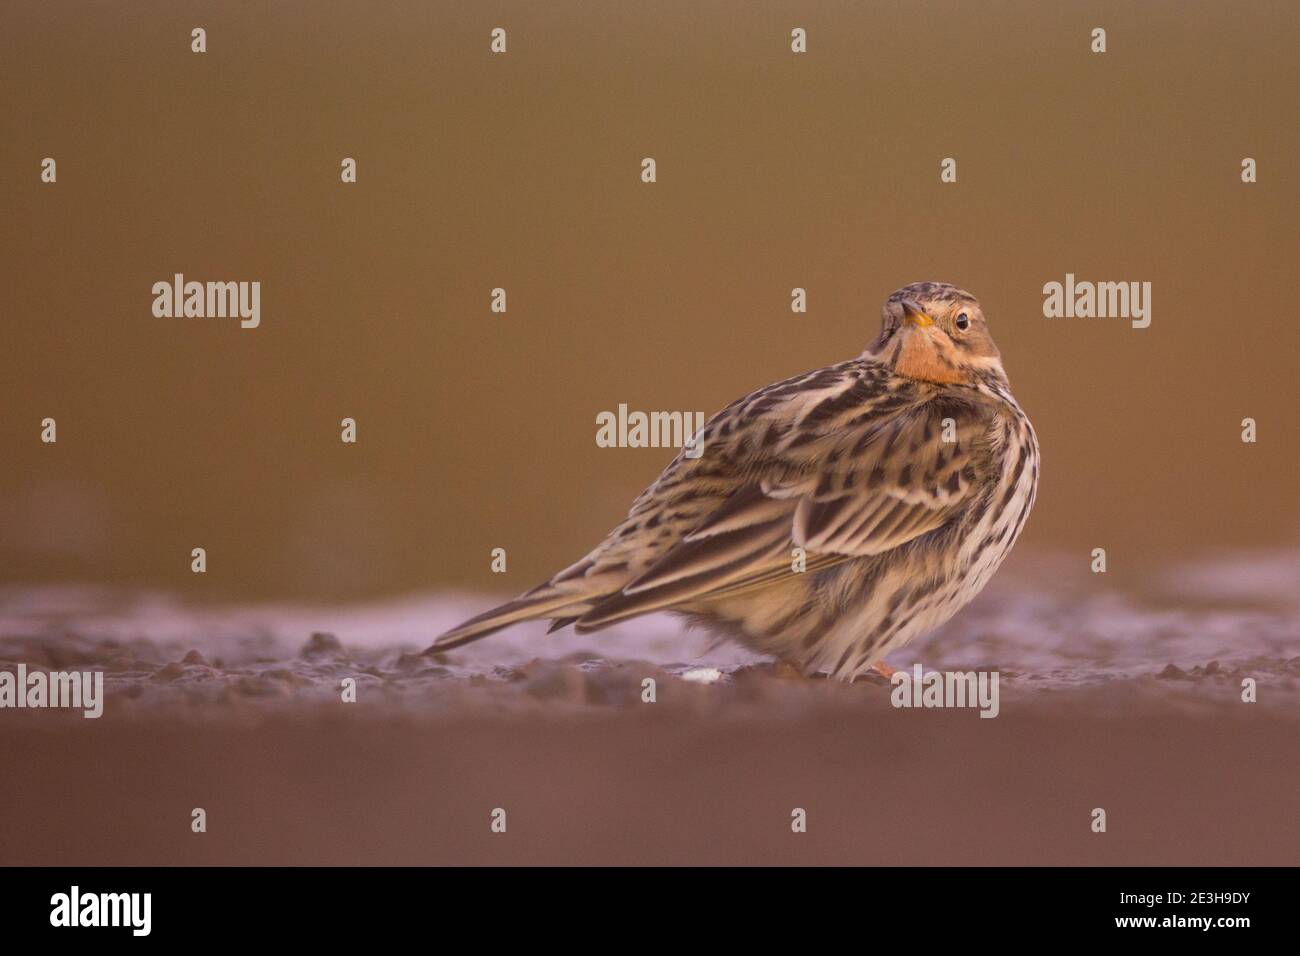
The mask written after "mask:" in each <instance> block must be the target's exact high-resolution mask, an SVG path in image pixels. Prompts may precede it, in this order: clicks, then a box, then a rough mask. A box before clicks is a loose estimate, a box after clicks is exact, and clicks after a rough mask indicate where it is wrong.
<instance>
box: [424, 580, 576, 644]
mask: <svg viewBox="0 0 1300 956" xmlns="http://www.w3.org/2000/svg"><path fill="white" fill-rule="evenodd" d="M588 606H589V604H588V603H587V599H586V597H585V596H584V595H581V594H575V593H574V592H573V591H571V590H562V589H560V588H556V587H555V586H553V585H551V584H549V583H547V584H543V585H542V586H541V587H539V588H535V589H534V590H532V591H529V592H528V593H527V594H521V595H520V596H519V597H517V598H515V599H514V600H513V601H507V602H506V603H505V604H502V605H501V606H500V607H494V608H492V610H490V611H484V612H483V613H482V614H479V615H478V616H477V617H471V618H470V619H469V620H468V621H466V622H464V623H463V624H460V625H458V626H457V627H453V628H452V629H451V630H450V631H447V632H446V633H445V634H443V635H441V636H440V637H439V638H438V639H437V640H435V641H434V642H433V644H432V645H430V647H429V648H428V650H426V651H425V652H424V653H426V654H433V653H436V652H438V651H446V650H450V649H451V648H453V647H460V646H461V645H462V644H468V643H469V642H470V641H477V640H478V639H479V638H480V637H487V636H488V635H489V634H495V633H496V632H497V631H499V630H501V629H502V628H506V627H509V626H510V625H511V624H517V623H519V622H520V621H530V620H533V619H535V618H541V617H557V618H560V619H561V620H563V619H565V618H568V617H571V616H572V614H565V613H562V612H563V611H564V609H565V608H576V613H577V614H578V615H581V614H582V613H583V611H584V610H585V608H586V607H588ZM561 626H562V625H561ZM557 629H558V628H557V627H555V626H552V628H551V630H557Z"/></svg>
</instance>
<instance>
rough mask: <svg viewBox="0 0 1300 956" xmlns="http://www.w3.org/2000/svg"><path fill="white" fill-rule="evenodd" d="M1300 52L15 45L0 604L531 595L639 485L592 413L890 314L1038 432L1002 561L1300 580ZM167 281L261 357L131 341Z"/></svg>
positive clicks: (937, 38)
mask: <svg viewBox="0 0 1300 956" xmlns="http://www.w3.org/2000/svg"><path fill="white" fill-rule="evenodd" d="M196 26H202V27H204V28H205V29H206V30H207V33H208V52H207V53H206V54H202V55H197V54H193V53H191V52H190V30H191V29H192V28H193V27H196ZM496 26H502V27H505V28H506V29H507V30H508V31H509V52H508V53H507V54H505V55H504V56H494V55H492V54H491V53H490V52H489V46H488V44H489V32H490V30H491V29H492V28H493V27H496ZM795 26H802V27H804V28H805V29H806V30H807V31H808V37H809V40H808V43H809V52H808V53H807V54H806V55H799V56H796V55H794V54H792V53H791V52H790V48H789V42H790V41H789V35H790V30H791V29H792V28H793V27H795ZM1095 26H1102V27H1105V28H1106V30H1107V33H1108V46H1109V52H1107V53H1105V54H1104V55H1095V54H1093V53H1091V52H1090V51H1089V32H1090V30H1091V29H1092V28H1093V27H1095ZM1297 26H1300V7H1297V6H1296V5H1295V4H1294V3H1282V2H1279V3H1249V4H1246V3H1237V4H1230V3H1204V2H1193V3H1174V2H1172V0H1166V2H1160V3H1144V4H1141V5H1135V4H1129V3H1118V2H1116V3H1076V4H1066V5H1050V6H1049V5H1045V4H1040V3H1036V2H1018V3H999V4H996V5H993V4H973V3H958V2H945V3H927V4H920V3H915V2H902V0H899V2H885V3H872V4H870V5H867V4H861V3H849V2H845V3H831V2H825V0H818V2H802V3H797V2H791V3H779V4H778V3H768V2H743V3H741V2H726V3H705V4H697V3H693V2H674V3H652V4H646V5H634V4H631V3H619V4H598V3H582V4H580V3H572V2H557V3H548V4H545V5H542V4H534V3H521V2H494V3H484V4H461V3H426V2H403V3H382V4H379V3H360V2H356V3H303V2H278V3H276V4H274V5H269V4H262V3H223V4H219V5H209V4H197V3H176V2H167V3H163V2H159V0H150V2H137V3H132V4H129V5H111V4H94V5H92V4H85V3H75V4H74V3H42V2H33V0H8V2H6V3H5V4H4V6H3V9H0V87H2V88H3V91H4V95H3V97H2V98H0V124H2V126H0V210H2V211H3V218H4V227H3V231H2V233H0V235H2V239H0V241H2V242H3V249H2V250H0V251H2V253H3V256H2V259H0V262H2V263H3V265H2V267H0V268H3V279H2V284H0V303H2V304H0V311H2V319H0V323H2V324H0V328H2V329H3V339H2V341H0V390H2V391H0V402H2V405H0V407H2V409H3V412H2V414H0V450H2V453H3V459H4V468H3V469H2V470H0V583H18V582H39V581H104V582H111V583H122V584H129V585H144V586H157V587H166V588H173V589H176V590H178V591H181V592H182V593H185V594H189V595H191V596H194V597H199V598H261V597H275V596H297V597H306V598H312V599H322V600H326V599H336V598H351V597H357V596H362V595H370V594H386V593H394V592H399V591H405V590H410V589H418V588H425V587H430V586H439V585H448V586H459V587H469V588H476V589H478V588H482V589H486V588H504V589H506V590H521V589H522V588H524V587H526V586H529V585H531V584H533V583H535V581H536V579H539V578H541V577H542V576H543V575H545V574H547V573H549V572H550V571H552V570H554V569H556V568H558V567H560V566H562V565H563V564H565V563H567V562H569V561H570V560H572V559H574V558H576V557H577V556H578V555H579V554H581V553H582V552H583V551H584V550H585V549H586V548H587V547H588V546H589V545H590V544H591V543H593V542H594V541H595V540H596V538H597V537H598V536H599V535H600V534H602V533H603V532H604V531H605V530H606V529H607V528H608V527H609V526H610V525H611V524H612V523H613V522H614V521H615V520H617V519H618V518H619V517H620V516H621V515H622V514H623V513H624V511H625V510H626V507H627V505H628V503H629V502H630V500H631V499H632V497H633V496H634V495H635V494H636V493H637V492H638V491H640V489H641V488H642V487H643V486H644V485H645V484H646V483H648V482H649V481H650V480H651V479H652V478H653V477H654V475H655V474H656V473H657V472H658V470H659V469H660V468H661V467H662V466H663V465H664V464H666V463H667V461H668V460H669V459H670V458H671V455H672V453H671V451H669V450H666V449H658V450H655V449H650V450H627V449H601V448H597V447H596V444H595V440H594V436H595V432H596V426H595V416H596V413H597V412H599V411H602V410H606V409H609V410H613V409H616V408H617V406H618V404H619V403H620V402H626V403H627V404H628V405H629V406H630V407H632V408H634V409H643V410H681V411H686V410H692V411H694V410H699V411H704V412H706V413H712V412H713V411H715V410H716V409H718V408H720V407H721V406H722V405H724V404H726V403H727V402H728V401H730V400H731V399H733V398H736V397H738V396H739V395H741V394H743V393H745V392H747V391H749V390H750V389H752V388H754V387H757V386H760V385H763V384H766V383H768V382H770V381H774V380H776V379H779V378H783V377H786V376H788V375H791V374H794V373H797V372H801V371H804V370H807V369H810V368H814V367H817V366H820V365H824V364H828V363H830V362H833V361H837V360H840V359H844V358H848V357H851V356H853V355H855V354H857V353H858V352H859V351H860V350H861V348H862V346H863V345H864V344H865V343H866V342H867V341H868V340H869V339H871V338H872V337H873V336H874V334H875V331H876V328H877V325H878V321H879V320H878V315H879V306H880V302H881V300H882V299H883V298H884V296H885V295H887V294H888V293H889V292H890V291H891V290H893V289H894V288H896V287H898V286H900V285H903V284H904V283H907V282H910V281H913V280H918V279H939V280H945V281H950V282H954V283H957V284H959V285H962V286H964V287H966V288H969V289H970V290H972V291H973V292H975V293H976V294H977V295H979V296H980V297H981V299H982V300H983V303H984V305H985V309H986V311H987V312H988V314H989V315H990V317H991V320H992V322H993V323H994V330H995V334H996V336H997V340H998V342H999V344H1000V345H1001V347H1002V350H1003V353H1004V357H1005V360H1006V364H1007V368H1008V371H1009V373H1010V375H1011V378H1012V382H1013V384H1014V386H1015V390H1016V394H1017V396H1018V397H1019V399H1020V401H1021V403H1022V404H1023V405H1024V407H1025V408H1026V409H1027V410H1028V412H1029V413H1030V415H1031V416H1032V418H1033V420H1034V422H1035V424H1036V426H1037V428H1038V431H1039V435H1040V439H1041V441H1042V446H1043V456H1044V471H1043V483H1042V487H1041V491H1040V498H1039V505H1038V510H1037V512H1036V513H1035V515H1034V518H1033V519H1032V520H1031V521H1030V522H1029V525H1028V528H1027V531H1026V534H1025V538H1024V543H1023V544H1022V547H1021V550H1020V551H1019V552H1018V554H1017V555H1016V556H1015V558H1014V560H1020V561H1027V560H1031V557H1027V555H1028V556H1031V555H1032V554H1033V553H1034V550H1035V549H1036V548H1037V549H1064V550H1068V551H1074V552H1078V553H1079V554H1080V555H1081V570H1083V569H1085V568H1086V564H1085V563H1084V562H1085V561H1086V554H1087V551H1088V550H1089V549H1091V548H1093V547H1097V546H1105V547H1107V548H1108V551H1109V556H1110V564H1111V570H1112V572H1120V573H1123V572H1125V571H1128V570H1134V569H1137V568H1140V567H1143V566H1149V565H1150V564H1152V563H1153V562H1159V561H1160V560H1161V559H1162V558H1164V557H1167V556H1171V555H1174V554H1178V553H1184V552H1187V551H1190V550H1195V549H1200V548H1208V547H1215V546H1230V545H1238V544H1276V543H1286V542H1290V541H1294V540H1295V535H1296V529H1297V525H1298V523H1300V522H1298V520H1297V519H1298V518H1300V496H1297V495H1296V494H1295V488H1296V469H1295V461H1296V456H1295V444H1294V443H1295V439H1296V428H1295V424H1294V416H1295V412H1296V407H1297V399H1298V398H1300V385H1298V384H1297V381H1296V374H1295V363H1296V355H1297V346H1300V320H1297V318H1296V316H1295V315H1294V311H1295V292H1294V288H1295V282H1296V272H1297V270H1296V265H1295V254H1296V246H1295V211H1296V184H1295V161H1296V156H1297V146H1298V145H1300V144H1298V142H1297V140H1298V137H1297V127H1296V123H1295V116H1296V115H1297V106H1300V96H1298V95H1297V91H1298V90H1300V69H1298V68H1297V62H1298V61H1297V58H1296V56H1295V51H1294V38H1295V36H1296V28H1297ZM46 156H50V157H54V158H55V159H56V160H57V161H58V182H57V184H55V185H46V184H42V183H41V182H40V177H39V174H40V162H41V160H42V159H43V158H44V157H46ZM345 156H351V157H355V158H356V159H357V161H358V172H359V182H358V183H357V184H355V185H344V184H342V183H341V182H340V181H339V163H340V161H341V159H342V158H343V157H345ZM645 156H652V157H654V158H655V159H656V160H657V162H658V176H659V181H658V182H657V183H655V184H653V185H644V184H642V183H641V182H640V180H639V172H640V161H641V159H642V157H645ZM946 156H952V157H955V158H956V159H957V162H958V176H959V178H958V182H957V183H956V184H955V185H945V184H942V183H940V181H939V163H940V160H941V159H942V158H943V157H946ZM1246 156H1250V157H1254V158H1255V159H1256V160H1257V161H1258V163H1259V182H1258V183H1257V184H1254V185H1244V184H1243V183H1242V182H1241V181H1240V163H1241V160H1242V158H1243V157H1246ZM175 272H183V273H184V274H185V276H186V277H187V279H195V280H199V281H206V280H246V281H252V280H260V281H261V282H262V325H261V327H260V328H258V329H253V330H244V329H240V328H239V327H238V323H237V321H234V320H204V319H158V318H154V317H153V316H152V314H151V311H150V308H151V303H152V300H153V295H152V293H151V286H152V284H153V283H154V282H155V281H158V280H164V279H170V277H171V276H172V274H173V273H175ZM1067 272H1073V273H1074V274H1075V275H1076V276H1077V277H1078V278H1079V279H1088V280H1094V281H1099V280H1111V281H1121V280H1134V281H1150V282H1152V283H1153V285H1154V289H1153V295H1152V305H1153V322H1152V325H1151V327H1150V328H1149V329H1146V330H1135V329H1132V328H1130V327H1129V323H1128V322H1127V321H1125V320H1111V319H1108V320H1099V319H1092V320H1089V319H1074V320H1069V319H1065V320H1048V319H1045V318H1043V316H1042V300H1043V296H1042V292H1041V289H1042V286H1043V284H1044V283H1045V282H1048V281H1053V280H1055V281H1061V280H1063V278H1064V276H1065V274H1066V273H1067ZM494 286H503V287H505V288H506V289H507V290H508V295H509V312H508V313H507V314H506V315H496V314H493V313H491V312H490V311H489V308H488V305H489V292H490V290H491V289H492V288H493V287H494ZM795 286H803V287H805V288H807V289H808V294H809V312H808V313H807V314H806V315H795V314H792V313H791V312H790V308H789V302H790V290H791V288H793V287H795ZM46 416H50V417H53V418H55V419H57V421H58V435H59V441H58V444H57V445H52V446H50V445H44V444H42V443H41V442H40V440H39V431H40V421H41V419H42V418H44V417H46ZM345 416H351V417H354V418H356V419H357V421H358V423H359V436H360V440H359V443H358V444H357V445H355V446H352V445H344V444H342V443H341V442H340V441H339V424H338V423H339V420H340V419H341V418H343V417H345ZM1245 416H1253V417H1255V418H1256V419H1257V420H1258V422H1259V435H1260V440H1259V443H1258V444H1257V445H1243V444H1242V443H1241V442H1240V440H1239V431H1240V424H1239V423H1240V421H1241V419H1242V418H1243V417H1245ZM196 546H202V547H205V548H207V550H208V555H209V573H208V574H207V575H204V576H197V575H193V574H191V573H190V571H189V560H190V559H189V552H190V549H191V548H192V547H196ZM498 546H499V547H505V548H506V549H507V550H508V552H509V555H510V573H509V575H507V576H504V578H503V576H499V575H492V574H490V573H489V552H490V550H491V549H492V548H494V547H498Z"/></svg>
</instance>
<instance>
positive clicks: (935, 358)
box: [894, 330, 970, 385]
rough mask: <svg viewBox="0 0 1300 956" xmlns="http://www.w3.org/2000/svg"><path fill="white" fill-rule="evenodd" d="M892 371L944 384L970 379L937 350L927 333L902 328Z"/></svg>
mask: <svg viewBox="0 0 1300 956" xmlns="http://www.w3.org/2000/svg"><path fill="white" fill-rule="evenodd" d="M894 371H896V372H897V373H898V374H899V375H905V376H907V377H908V378H916V379H920V380H921V381H923V382H939V383H941V384H944V385H957V384H959V383H962V382H967V381H969V379H970V376H969V375H966V374H964V373H963V370H962V369H961V368H960V367H959V366H958V365H956V364H955V363H953V362H951V361H949V360H948V358H947V357H945V356H944V355H943V354H942V353H941V352H940V351H939V348H938V347H937V346H936V345H935V343H934V341H933V340H932V339H931V338H930V337H929V336H928V335H926V334H925V333H923V332H916V331H907V330H904V332H903V334H902V341H901V342H900V343H899V349H898V359H897V361H895V362H894Z"/></svg>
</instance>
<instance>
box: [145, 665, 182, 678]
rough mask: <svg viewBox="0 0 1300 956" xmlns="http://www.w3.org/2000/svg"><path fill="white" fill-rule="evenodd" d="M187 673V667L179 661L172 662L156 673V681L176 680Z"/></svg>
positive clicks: (154, 675)
mask: <svg viewBox="0 0 1300 956" xmlns="http://www.w3.org/2000/svg"><path fill="white" fill-rule="evenodd" d="M184 673H185V665H184V664H182V663H180V662H179V661H172V662H171V663H170V664H164V665H163V666H162V667H160V668H158V670H156V671H154V674H153V678H154V680H175V679H176V678H178V677H180V676H181V675H182V674H184Z"/></svg>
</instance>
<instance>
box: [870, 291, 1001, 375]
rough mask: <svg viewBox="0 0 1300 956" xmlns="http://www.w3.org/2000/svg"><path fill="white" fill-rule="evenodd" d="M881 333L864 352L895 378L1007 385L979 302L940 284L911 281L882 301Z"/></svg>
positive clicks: (998, 354)
mask: <svg viewBox="0 0 1300 956" xmlns="http://www.w3.org/2000/svg"><path fill="white" fill-rule="evenodd" d="M880 315H881V326H880V335H879V336H877V337H876V339H875V341H873V342H872V343H871V344H870V345H868V346H867V350H866V353H865V354H867V355H871V356H873V357H874V358H876V359H877V360H879V361H881V362H884V363H885V364H886V365H888V366H889V367H890V368H892V369H893V370H894V371H895V372H896V373H897V374H899V375H902V376H905V377H906V378H913V379H918V380H920V381H923V382H936V383H940V384H950V385H957V384H965V385H974V384H976V383H977V382H978V381H980V380H981V379H984V378H987V377H989V376H990V375H991V376H993V377H995V378H998V379H1000V380H1002V381H1003V382H1005V381H1006V373H1005V372H1004V371H1003V370H1002V354H1001V353H1000V352H999V351H998V347H997V346H996V345H994V344H993V336H992V335H991V334H990V333H989V327H988V322H987V321H985V319H984V311H983V309H981V308H980V304H979V300H978V299H976V298H975V296H973V295H971V294H970V293H969V292H965V291H963V290H962V289H958V288H957V287H956V286H952V285H948V284H947V283H944V282H913V283H912V284H911V285H906V286H903V288H901V289H899V290H898V291H897V292H895V293H893V294H892V295H891V296H890V297H889V298H888V299H886V300H885V304H884V306H883V307H882V308H881V310H880Z"/></svg>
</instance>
